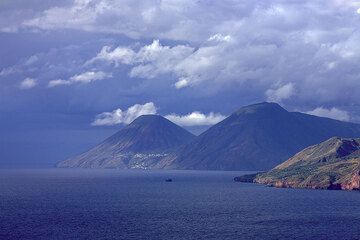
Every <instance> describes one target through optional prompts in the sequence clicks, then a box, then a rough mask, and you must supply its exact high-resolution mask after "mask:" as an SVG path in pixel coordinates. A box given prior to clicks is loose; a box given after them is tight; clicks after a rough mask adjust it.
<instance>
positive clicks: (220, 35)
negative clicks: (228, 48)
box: [208, 33, 231, 42]
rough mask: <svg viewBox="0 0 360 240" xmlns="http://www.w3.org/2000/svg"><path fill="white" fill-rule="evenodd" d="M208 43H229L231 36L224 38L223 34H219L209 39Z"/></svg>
mask: <svg viewBox="0 0 360 240" xmlns="http://www.w3.org/2000/svg"><path fill="white" fill-rule="evenodd" d="M208 41H215V42H229V41H231V36H230V35H226V36H223V35H222V34H220V33H217V34H215V35H213V36H211V37H209V39H208Z"/></svg>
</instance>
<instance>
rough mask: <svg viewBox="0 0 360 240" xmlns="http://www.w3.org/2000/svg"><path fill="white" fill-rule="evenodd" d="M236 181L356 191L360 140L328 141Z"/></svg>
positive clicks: (358, 181) (359, 180) (334, 138)
mask: <svg viewBox="0 0 360 240" xmlns="http://www.w3.org/2000/svg"><path fill="white" fill-rule="evenodd" d="M235 180H237V181H246V182H255V183H260V184H266V185H269V186H275V187H282V188H312V189H330V190H334V189H336V190H359V189H360V138H340V137H333V138H330V139H328V140H326V141H324V142H322V143H320V144H316V145H313V146H310V147H307V148H305V149H304V150H302V151H300V152H298V153H297V154H295V155H294V156H293V157H291V158H289V159H288V160H287V161H285V162H283V163H281V164H279V165H278V166H276V167H275V168H273V169H272V170H270V171H269V172H266V173H259V174H255V175H248V176H241V177H238V178H236V179H235Z"/></svg>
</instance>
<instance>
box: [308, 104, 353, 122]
mask: <svg viewBox="0 0 360 240" xmlns="http://www.w3.org/2000/svg"><path fill="white" fill-rule="evenodd" d="M306 113H307V114H310V115H315V116H318V117H326V118H332V119H336V120H340V121H350V114H349V113H348V112H347V111H344V110H341V109H338V108H336V107H333V108H330V109H327V108H324V107H318V108H315V109H314V110H311V111H308V112H306Z"/></svg>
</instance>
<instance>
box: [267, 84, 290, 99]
mask: <svg viewBox="0 0 360 240" xmlns="http://www.w3.org/2000/svg"><path fill="white" fill-rule="evenodd" d="M294 90H295V88H294V85H293V84H292V83H287V84H285V85H283V86H281V87H278V88H276V89H269V90H267V91H266V96H267V100H268V101H270V102H281V101H282V100H285V99H288V98H290V97H291V96H292V95H294Z"/></svg>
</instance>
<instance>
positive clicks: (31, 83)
mask: <svg viewBox="0 0 360 240" xmlns="http://www.w3.org/2000/svg"><path fill="white" fill-rule="evenodd" d="M37 84H38V83H37V81H36V79H33V78H25V79H24V80H23V81H22V82H21V83H20V85H19V88H20V89H23V90H26V89H31V88H33V87H35V86H36V85H37Z"/></svg>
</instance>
